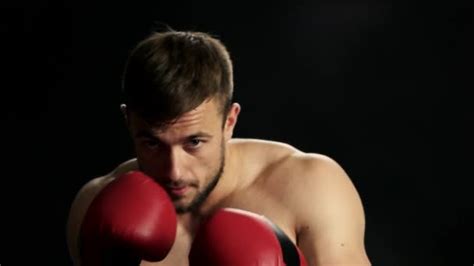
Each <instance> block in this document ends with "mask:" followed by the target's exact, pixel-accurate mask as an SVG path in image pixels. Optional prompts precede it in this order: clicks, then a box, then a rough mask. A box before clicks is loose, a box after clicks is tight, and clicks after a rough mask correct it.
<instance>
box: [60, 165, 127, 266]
mask: <svg viewBox="0 0 474 266" xmlns="http://www.w3.org/2000/svg"><path fill="white" fill-rule="evenodd" d="M135 165H136V160H135V159H131V160H128V161H126V162H123V163H121V164H120V165H119V166H117V167H116V168H115V169H114V170H113V171H111V172H110V173H108V174H106V175H103V176H99V177H95V178H93V179H91V180H89V181H88V182H87V183H85V184H84V185H83V186H82V187H81V188H80V189H79V191H78V192H77V194H76V196H75V198H74V200H73V202H72V204H71V207H70V210H69V216H68V220H67V225H66V227H67V228H66V235H67V242H68V248H69V253H70V256H71V258H72V260H73V262H74V265H77V264H78V258H79V247H78V236H79V231H80V228H81V224H82V220H83V218H84V215H85V214H86V212H87V209H88V208H89V205H90V204H91V202H92V201H93V200H94V198H95V197H96V196H97V194H99V192H100V191H101V190H102V189H103V188H104V187H105V186H107V184H109V183H110V182H111V181H112V180H113V179H114V178H115V177H117V176H118V175H120V174H122V173H126V172H128V171H130V170H133V169H135V167H136V166H135Z"/></svg>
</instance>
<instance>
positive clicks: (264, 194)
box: [115, 140, 298, 266]
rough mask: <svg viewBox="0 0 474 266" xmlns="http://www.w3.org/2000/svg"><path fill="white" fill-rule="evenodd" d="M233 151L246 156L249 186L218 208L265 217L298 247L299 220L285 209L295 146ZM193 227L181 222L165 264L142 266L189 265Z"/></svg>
mask: <svg viewBox="0 0 474 266" xmlns="http://www.w3.org/2000/svg"><path fill="white" fill-rule="evenodd" d="M231 148H233V149H239V151H240V153H241V154H242V155H244V156H242V158H243V159H242V160H243V161H242V162H241V163H242V166H243V169H244V170H243V172H242V175H243V176H242V177H241V178H242V181H243V182H244V183H245V185H243V186H240V187H239V188H238V189H236V190H234V191H233V192H232V193H231V194H230V195H229V196H227V197H226V198H224V200H222V201H221V202H219V206H216V207H218V208H238V209H243V210H247V211H251V212H254V213H257V214H260V215H263V216H265V217H266V218H268V219H269V220H271V221H272V222H273V223H275V224H276V225H277V226H278V227H280V229H281V230H282V231H283V232H285V233H286V234H287V235H288V237H289V238H290V239H291V240H292V241H293V242H294V243H296V230H295V217H294V215H292V212H291V210H290V208H289V206H287V205H285V197H288V196H289V195H288V193H286V190H287V189H288V186H289V185H291V182H292V180H291V178H292V176H291V169H292V167H291V161H290V159H289V158H291V155H292V154H294V153H297V152H298V151H297V150H296V149H294V148H292V147H291V146H288V145H285V144H281V143H276V142H269V141H259V140H233V142H232V144H231ZM121 167H122V168H120V169H117V170H116V171H115V173H122V172H124V171H125V172H126V171H129V170H133V169H134V168H136V162H135V161H133V160H132V161H129V162H128V163H126V164H123V165H122V166H121ZM192 228H193V225H191V224H190V221H189V219H188V218H185V217H182V218H180V219H179V224H178V231H177V237H176V242H175V244H174V246H173V248H172V250H171V252H170V253H169V255H168V256H167V257H166V259H165V260H164V261H161V262H158V263H156V262H155V263H150V262H145V261H143V262H142V263H141V265H148V266H149V265H188V261H187V257H188V256H187V255H188V252H189V249H190V247H191V243H192V235H193V229H192Z"/></svg>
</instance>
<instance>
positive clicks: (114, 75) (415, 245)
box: [0, 0, 474, 266]
mask: <svg viewBox="0 0 474 266" xmlns="http://www.w3.org/2000/svg"><path fill="white" fill-rule="evenodd" d="M117 2H118V1H117ZM0 17H1V35H2V36H1V46H0V47H1V50H0V53H1V61H2V65H3V66H4V67H3V69H4V70H2V77H1V79H0V82H1V85H0V87H1V93H0V97H1V100H0V104H1V110H0V111H1V115H2V130H1V135H0V136H1V141H2V143H1V144H2V147H3V159H2V169H4V170H3V178H2V185H1V207H2V212H1V213H2V215H1V218H0V219H1V222H2V232H1V236H0V239H1V252H0V255H1V257H0V264H2V265H5V266H6V265H31V264H38V265H70V263H71V262H70V261H69V258H68V254H67V247H66V240H65V224H66V218H67V213H68V209H69V206H70V204H71V202H72V200H73V198H74V196H75V193H76V192H77V190H78V189H79V188H80V187H81V186H82V185H83V184H84V183H85V182H87V180H89V179H91V178H92V177H95V176H99V175H103V174H105V173H107V172H109V171H110V170H112V169H113V168H114V167H115V166H116V165H117V164H118V163H120V162H122V161H124V160H126V159H128V158H130V156H131V154H132V150H131V145H130V142H129V138H128V135H127V132H126V129H125V127H124V124H123V120H122V117H121V116H120V112H119V104H120V98H121V95H120V76H121V72H122V69H123V66H124V62H125V59H126V56H127V54H128V52H129V51H130V49H131V48H132V47H133V45H134V44H135V43H136V42H138V41H139V40H140V39H142V38H143V37H145V36H146V35H147V34H149V33H150V32H151V31H152V30H153V29H155V28H157V25H159V23H160V22H161V23H166V24H168V25H170V26H171V27H172V28H174V29H176V30H198V31H205V32H209V33H211V34H214V35H216V36H217V37H219V38H220V39H221V40H222V41H223V42H224V43H225V44H226V45H227V47H228V49H229V50H230V53H231V56H232V58H233V61H234V74H235V100H236V101H238V102H239V103H240V104H241V105H242V112H241V116H240V119H239V123H238V125H237V129H236V132H235V136H236V137H249V138H263V139H272V140H277V141H284V142H288V143H290V144H292V145H294V146H296V147H298V148H300V149H302V150H304V151H307V152H317V153H323V154H326V155H329V156H331V157H332V158H334V159H335V160H336V161H338V162H339V163H340V164H341V165H342V166H343V167H344V168H345V169H346V171H347V172H348V174H349V175H350V176H351V178H352V180H353V182H354V184H355V185H356V187H357V189H358V190H359V193H360V195H361V198H362V200H363V202H364V207H365V211H366V219H367V230H366V246H367V252H368V254H369V257H370V259H371V261H372V263H373V264H374V265H471V264H472V263H474V260H473V255H472V250H473V245H472V239H473V230H472V227H473V224H472V221H473V219H472V212H473V208H472V203H471V202H472V187H471V186H470V179H471V178H472V177H473V175H472V171H471V167H470V166H471V160H472V156H471V151H472V149H473V148H474V145H473V141H472V138H473V137H472V136H474V134H473V130H472V129H471V126H472V122H473V120H474V119H473V115H474V112H473V108H472V97H470V96H469V95H470V93H469V92H468V89H470V88H472V85H473V84H472V73H473V68H472V65H473V60H472V59H473V58H472V47H473V42H472V34H473V10H472V8H471V3H470V2H468V1H465V2H450V5H446V4H434V3H430V4H420V3H416V2H408V1H407V2H389V1H384V2H380V1H379V2H375V1H374V2H370V3H369V2H367V1H365V2H361V1H353V2H350V3H349V2H340V1H339V2H337V1H322V2H321V1H307V0H304V1H303V0H301V1H287V2H277V1H275V2H270V1H268V2H266V3H263V2H258V1H252V2H244V3H243V2H239V1H229V2H225V1H219V2H217V1H208V0H203V1H195V2H192V3H191V2H186V1H174V2H164V1H144V2H140V3H138V2H131V1H130V2H121V3H114V4H110V3H102V2H99V1H96V2H94V3H90V4H88V3H83V2H73V1H65V2H60V1H36V2H31V3H26V2H17V3H9V4H6V3H3V4H2V10H1V16H0Z"/></svg>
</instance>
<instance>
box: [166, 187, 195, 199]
mask: <svg viewBox="0 0 474 266" xmlns="http://www.w3.org/2000/svg"><path fill="white" fill-rule="evenodd" d="M189 189H190V187H189V186H187V185H186V186H170V187H168V192H169V193H170V194H171V196H173V197H183V196H184V195H185V194H186V192H188V191H189Z"/></svg>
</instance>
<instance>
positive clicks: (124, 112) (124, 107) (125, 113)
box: [120, 103, 129, 127]
mask: <svg viewBox="0 0 474 266" xmlns="http://www.w3.org/2000/svg"><path fill="white" fill-rule="evenodd" d="M120 112H122V115H123V118H124V120H125V125H126V126H127V127H128V125H129V121H128V110H127V105H126V104H124V103H122V104H121V105H120Z"/></svg>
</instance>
